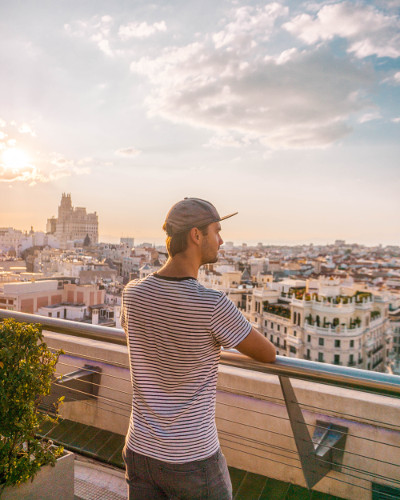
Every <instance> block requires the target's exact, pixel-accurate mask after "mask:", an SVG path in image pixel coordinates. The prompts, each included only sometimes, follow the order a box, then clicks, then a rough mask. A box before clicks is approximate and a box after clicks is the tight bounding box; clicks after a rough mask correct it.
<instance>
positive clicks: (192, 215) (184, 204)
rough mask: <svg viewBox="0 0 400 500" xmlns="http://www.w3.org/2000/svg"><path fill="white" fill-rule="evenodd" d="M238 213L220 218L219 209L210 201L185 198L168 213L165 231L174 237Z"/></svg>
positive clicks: (164, 226)
mask: <svg viewBox="0 0 400 500" xmlns="http://www.w3.org/2000/svg"><path fill="white" fill-rule="evenodd" d="M237 213H238V212H235V213H233V214H229V215H225V216H224V217H220V215H219V213H218V212H217V209H216V208H215V207H214V205H213V204H212V203H210V202H209V201H206V200H201V199H200V198H185V199H184V200H182V201H178V203H175V205H174V206H173V207H172V208H171V210H170V211H169V212H168V214H167V217H166V218H165V223H164V225H163V229H164V231H165V232H166V233H167V235H168V236H174V235H175V234H179V233H183V232H184V231H187V230H189V229H191V228H192V227H203V226H207V225H208V224H211V223H212V222H219V221H221V220H224V219H228V218H229V217H232V216H233V215H236V214H237Z"/></svg>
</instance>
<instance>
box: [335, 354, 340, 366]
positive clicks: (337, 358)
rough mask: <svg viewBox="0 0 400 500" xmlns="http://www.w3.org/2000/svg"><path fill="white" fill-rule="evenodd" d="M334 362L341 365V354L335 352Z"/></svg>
mask: <svg viewBox="0 0 400 500" xmlns="http://www.w3.org/2000/svg"><path fill="white" fill-rule="evenodd" d="M333 363H334V364H335V365H340V355H339V354H335V355H334V357H333Z"/></svg>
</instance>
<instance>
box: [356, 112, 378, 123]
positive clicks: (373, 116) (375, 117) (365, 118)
mask: <svg viewBox="0 0 400 500" xmlns="http://www.w3.org/2000/svg"><path fill="white" fill-rule="evenodd" d="M381 118H382V115H381V114H380V113H379V112H378V111H375V112H374V113H365V114H364V115H362V116H361V117H360V118H359V119H358V123H367V122H370V121H372V120H379V119H381Z"/></svg>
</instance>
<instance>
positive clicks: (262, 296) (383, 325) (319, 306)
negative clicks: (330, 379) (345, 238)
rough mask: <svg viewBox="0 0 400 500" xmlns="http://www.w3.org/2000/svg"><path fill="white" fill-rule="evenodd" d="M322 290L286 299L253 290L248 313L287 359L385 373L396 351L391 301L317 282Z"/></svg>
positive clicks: (290, 294)
mask: <svg viewBox="0 0 400 500" xmlns="http://www.w3.org/2000/svg"><path fill="white" fill-rule="evenodd" d="M319 284H320V290H318V291H314V292H313V293H308V292H307V291H306V289H298V290H291V291H290V292H288V293H286V292H283V291H279V290H275V291H273V290H270V289H268V288H259V289H258V288H255V289H253V290H252V293H251V294H248V295H247V300H246V306H245V310H244V313H245V315H246V316H247V318H248V319H249V320H250V321H251V322H252V323H253V325H254V326H255V327H256V328H257V329H258V330H260V331H261V332H262V333H263V334H264V335H265V337H267V338H268V339H270V340H271V342H273V343H274V345H275V346H276V348H277V353H278V354H280V355H285V356H289V357H295V358H301V359H308V360H311V361H319V362H326V363H331V364H336V365H344V366H352V367H356V368H361V369H366V370H375V371H382V372H383V371H385V370H386V367H387V364H388V361H389V354H390V351H391V349H392V340H393V338H392V327H391V323H390V320H389V301H388V300H386V299H385V298H383V297H382V296H379V295H374V294H372V293H370V292H366V291H358V290H356V289H354V290H353V291H352V292H351V293H349V290H348V288H347V287H346V290H344V287H342V286H340V281H339V280H329V279H328V280H325V279H321V280H320V281H319Z"/></svg>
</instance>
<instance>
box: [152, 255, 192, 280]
mask: <svg viewBox="0 0 400 500" xmlns="http://www.w3.org/2000/svg"><path fill="white" fill-rule="evenodd" d="M199 267H200V266H199V264H198V263H197V261H196V260H194V259H193V258H189V256H187V255H186V254H185V253H184V252H182V253H179V254H177V255H175V256H174V257H169V259H168V260H167V262H166V263H165V264H164V266H163V267H162V268H161V269H160V270H159V271H157V274H158V275H159V276H165V277H167V278H188V277H191V278H195V279H197V274H198V272H199Z"/></svg>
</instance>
